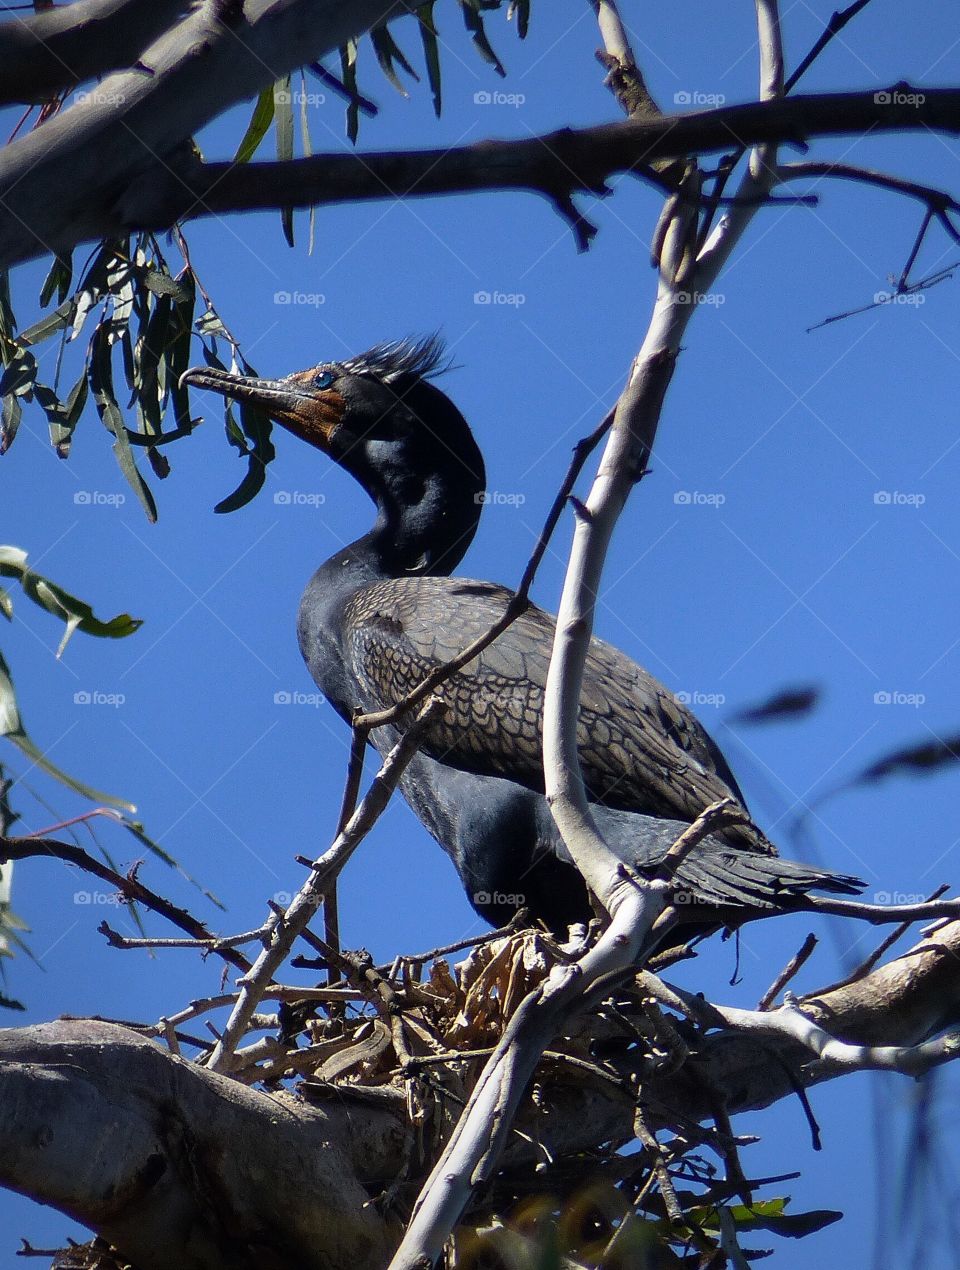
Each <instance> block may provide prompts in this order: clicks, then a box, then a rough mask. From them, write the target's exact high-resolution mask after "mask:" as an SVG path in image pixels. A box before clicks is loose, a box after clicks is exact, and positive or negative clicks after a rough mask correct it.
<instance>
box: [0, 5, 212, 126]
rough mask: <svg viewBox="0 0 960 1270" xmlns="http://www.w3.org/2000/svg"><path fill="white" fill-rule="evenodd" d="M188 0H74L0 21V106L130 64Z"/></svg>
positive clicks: (40, 97) (45, 96)
mask: <svg viewBox="0 0 960 1270" xmlns="http://www.w3.org/2000/svg"><path fill="white" fill-rule="evenodd" d="M189 7H190V6H189V4H188V0H78V3H76V4H70V5H65V6H63V7H61V8H56V9H49V10H48V11H47V12H46V13H37V14H34V15H32V16H30V17H27V18H21V17H19V16H17V15H14V16H13V17H12V18H11V19H10V20H8V21H7V22H4V23H3V24H2V25H0V66H2V67H3V80H2V81H0V106H5V105H8V104H9V103H11V102H34V103H37V102H43V101H47V100H49V99H50V98H51V97H53V95H54V94H55V93H58V92H61V91H62V90H63V89H65V88H72V87H73V86H74V85H75V84H79V83H82V82H83V81H84V80H86V79H90V78H92V77H93V76H95V75H105V74H106V73H107V72H108V71H113V70H119V69H120V68H121V67H126V66H130V65H131V64H132V63H133V62H134V61H135V60H136V59H137V57H139V55H140V53H141V52H142V51H143V50H144V49H145V48H146V47H147V46H148V45H149V44H152V43H153V41H154V40H156V39H158V38H159V37H160V36H161V35H162V34H163V32H164V31H165V30H166V29H167V27H168V26H170V24H171V23H172V22H174V21H175V20H176V19H177V18H179V17H181V16H182V15H183V13H184V12H185V10H186V9H187V8H189Z"/></svg>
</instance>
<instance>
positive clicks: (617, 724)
mask: <svg viewBox="0 0 960 1270" xmlns="http://www.w3.org/2000/svg"><path fill="white" fill-rule="evenodd" d="M442 368H443V350H442V346H441V345H440V343H439V341H437V340H435V339H427V340H422V341H399V342H396V343H392V344H382V345H378V346H377V347H376V348H374V349H371V350H370V351H369V352H367V353H364V354H361V355H360V356H358V357H352V358H349V359H347V360H345V361H341V362H331V363H323V364H321V365H319V366H317V367H315V368H313V369H310V370H307V371H301V372H298V373H296V374H294V375H290V376H288V377H287V378H285V379H280V380H266V379H256V378H252V377H245V376H238V375H233V374H228V373H226V372H223V371H217V370H208V369H196V370H191V371H188V372H187V375H186V376H185V379H186V381H187V382H190V383H193V384H194V385H196V386H198V387H203V388H210V389H213V390H215V391H217V392H220V393H223V394H224V395H226V396H228V397H232V398H236V399H240V400H244V399H246V400H249V401H252V402H255V403H256V404H258V405H259V406H261V407H262V408H264V409H265V410H267V411H268V412H269V413H270V414H271V416H272V417H273V418H274V419H276V420H277V421H278V422H279V423H281V424H282V425H283V426H284V427H286V428H288V429H289V430H290V431H292V432H293V433H295V434H296V435H298V436H300V437H301V438H302V439H304V440H306V441H308V442H309V443H310V444H312V445H314V446H315V447H317V448H319V449H321V450H323V451H324V452H325V453H327V454H329V455H330V456H331V457H332V458H333V459H334V460H335V461H336V462H337V463H339V464H340V465H341V466H342V467H343V468H345V469H346V470H347V471H348V472H350V473H351V474H352V475H353V476H354V477H355V478H356V479H357V480H358V481H359V483H360V484H361V485H362V486H363V488H364V489H365V490H366V491H367V493H368V494H369V495H370V497H371V498H372V500H373V502H374V504H375V506H376V509H377V516H376V521H375V524H374V527H373V528H372V529H371V530H370V531H369V532H368V533H367V534H365V535H364V536H363V537H362V538H359V539H358V540H357V541H356V542H354V543H352V544H351V545H350V546H348V547H346V548H344V549H343V550H342V551H339V552H337V553H336V554H335V555H334V556H332V557H331V558H330V559H329V560H327V561H326V563H325V564H323V565H321V567H320V569H319V570H318V571H317V573H316V574H315V575H314V576H313V578H312V579H311V581H310V583H309V584H308V586H307V589H306V592H305V594H304V596H303V600H302V602H301V605H300V614H299V637H300V646H301V649H302V652H303V656H304V658H305V660H306V662H307V665H308V667H309V669H310V672H311V674H312V675H313V678H314V680H315V681H316V683H317V684H318V686H319V687H320V689H321V690H322V691H323V693H324V694H325V695H326V697H327V699H328V700H329V701H330V702H331V703H332V704H333V705H334V706H335V708H336V709H337V711H338V712H339V713H340V714H341V716H342V717H343V718H344V719H346V720H350V719H351V718H352V717H353V715H354V712H355V711H356V710H357V709H358V708H359V709H362V710H365V711H366V710H375V709H381V708H383V707H384V706H389V705H393V704H396V703H397V702H398V701H400V700H402V699H403V697H404V696H405V695H406V694H407V693H408V692H409V691H410V689H411V688H413V687H415V686H416V685H417V684H418V683H419V682H420V681H421V680H422V679H423V678H424V676H425V675H426V674H427V673H428V672H429V671H430V670H431V669H433V668H434V667H435V666H437V665H438V664H441V663H444V662H446V661H448V660H449V659H450V658H451V657H453V656H454V655H455V654H457V653H459V652H460V651H461V650H462V649H463V648H464V647H465V646H466V645H467V644H469V643H470V642H471V641H472V640H473V639H474V638H475V637H476V636H478V635H480V634H482V633H484V632H485V631H486V630H488V629H489V627H490V626H491V625H492V624H493V622H494V621H495V620H496V619H497V617H499V616H500V614H501V613H502V611H503V608H504V605H505V604H506V603H507V601H508V599H509V596H510V593H509V592H508V591H507V590H506V589H505V588H503V587H500V586H497V585H496V584H494V583H490V582H478V581H472V580H469V579H463V578H453V577H450V576H449V575H450V574H451V573H452V571H453V570H454V569H455V568H456V566H457V565H458V564H459V562H460V560H461V558H462V557H463V555H464V553H465V551H466V549H467V547H468V546H469V545H470V542H471V541H472V539H473V537H474V534H475V532H476V529H477V524H478V522H479V517H480V512H481V510H482V507H483V497H482V495H483V491H484V482H485V475H484V466H483V459H482V456H481V454H480V451H479V449H478V448H477V445H476V442H475V440H474V438H473V435H472V433H471V431H470V429H469V427H468V426H467V423H466V421H465V420H464V418H463V416H462V415H461V414H460V412H459V411H458V410H457V408H456V407H455V406H454V404H453V403H452V402H451V401H450V399H449V398H448V397H447V396H446V395H445V394H444V393H442V392H441V391H440V390H439V389H438V388H436V386H435V385H433V384H432V383H430V382H429V381H430V378H431V377H432V376H434V375H436V374H438V373H440V371H441V370H442ZM553 631H554V622H553V618H551V617H550V616H549V615H548V614H546V613H544V612H543V611H542V610H540V609H538V608H536V607H533V606H531V607H530V608H529V609H528V610H527V612H526V613H524V614H523V615H521V617H520V618H518V620H517V621H516V622H514V624H513V625H512V626H510V627H509V628H508V629H507V631H506V632H505V633H504V634H502V635H501V636H500V637H499V638H498V639H497V640H496V641H495V642H494V643H492V644H491V645H489V646H488V647H487V648H486V649H485V650H484V651H483V652H482V653H481V654H479V655H478V657H476V658H475V659H474V660H473V661H472V662H470V663H468V665H467V666H465V667H464V668H463V669H462V670H460V671H458V672H457V673H456V674H455V675H454V676H453V677H452V678H451V679H450V680H448V681H447V682H446V683H445V684H444V686H443V688H442V689H441V695H442V697H443V699H444V702H445V704H446V710H445V711H444V713H443V714H442V715H441V717H440V718H439V719H438V721H437V722H436V723H435V724H433V725H432V726H431V728H430V729H429V730H428V731H427V733H426V734H425V737H424V740H423V743H422V750H421V752H420V753H419V754H417V756H416V757H415V758H414V760H413V762H412V763H411V765H410V767H409V768H408V769H407V771H406V773H405V775H404V777H403V779H402V782H401V788H402V790H403V793H404V795H405V797H406V799H407V801H408V802H409V803H410V805H411V807H412V808H413V810H414V811H415V812H416V814H417V816H418V817H419V818H420V820H421V821H422V822H423V824H424V825H425V826H426V827H427V829H428V830H429V831H430V833H432V834H433V836H434V837H435V838H436V839H437V841H438V842H439V843H440V845H441V846H442V847H443V848H444V850H445V851H446V852H447V853H448V855H449V856H450V857H451V858H452V860H453V862H454V864H455V865H456V867H457V870H458V872H459V874H460V877H461V880H462V882H463V885H464V887H465V889H466V892H467V895H468V897H469V898H470V900H471V903H472V904H473V906H474V908H475V909H476V910H477V911H478V912H479V913H481V914H482V915H483V916H484V917H486V918H488V919H489V920H490V921H493V922H502V921H504V920H506V919H507V918H509V917H510V916H512V914H513V912H515V911H516V909H517V908H518V907H520V906H525V907H526V908H528V909H529V910H530V912H531V914H532V915H533V916H534V917H539V918H541V919H542V920H544V921H545V922H546V923H547V924H548V925H550V926H551V927H553V928H555V929H556V928H561V927H563V926H564V925H566V924H568V923H570V922H572V921H575V920H584V919H585V918H587V917H588V916H589V914H590V906H589V903H588V898H587V894H586V890H585V887H584V884H583V881H582V879H581V878H580V875H579V873H578V872H577V871H576V869H575V868H574V867H573V865H572V863H571V861H570V857H569V853H568V852H567V849H566V846H565V844H564V843H563V841H562V840H561V838H560V836H559V834H558V833H557V830H556V827H555V825H554V823H553V820H552V818H551V816H550V813H549V809H548V808H547V804H546V801H545V799H544V798H543V795H542V790H543V772H542V761H541V740H542V719H543V692H544V685H545V682H546V674H547V668H548V664H549V658H550V652H551V647H552V642H553ZM396 736H397V729H394V728H382V729H379V730H378V731H377V732H375V733H374V734H373V739H374V742H375V744H376V745H377V747H378V748H379V749H380V750H381V752H384V751H386V749H387V748H388V747H389V746H390V745H391V744H392V743H393V742H394V740H395V739H396ZM578 742H579V752H580V760H581V766H582V770H583V774H584V781H585V784H586V787H587V790H588V794H589V797H590V798H591V800H592V801H593V802H594V803H595V804H596V807H595V813H596V816H597V819H598V822H599V825H600V828H601V830H602V831H603V833H604V835H605V837H606V839H607V841H608V842H609V843H610V845H611V847H612V848H613V849H614V850H615V851H616V852H617V853H618V854H619V855H620V856H621V857H622V858H623V859H624V860H625V861H627V862H628V863H630V864H631V865H633V866H634V867H637V868H639V869H640V870H643V869H644V868H650V867H652V866H654V865H656V863H657V862H658V861H659V860H660V859H662V857H663V855H664V854H665V852H666V851H667V850H668V848H669V847H670V845H671V844H672V843H673V841H674V840H675V839H676V837H677V836H678V834H679V833H680V832H681V831H682V829H683V827H684V825H685V824H688V823H689V822H690V821H692V820H693V819H694V818H695V817H696V815H697V814H698V813H699V812H700V811H701V810H703V808H704V807H705V806H707V805H708V804H709V803H711V802H713V801H715V800H716V799H717V798H721V797H725V796H732V797H734V798H736V799H737V800H739V801H740V802H741V803H742V802H743V796H742V794H741V792H740V790H739V788H738V786H737V783H736V781H735V779H734V776H733V774H732V772H731V771H730V768H729V767H728V765H727V763H726V761H725V759H724V757H723V755H722V754H721V752H720V751H719V749H718V748H717V746H716V745H715V744H714V742H713V741H712V739H711V738H710V737H709V736H708V734H707V733H706V731H705V730H704V729H703V727H702V726H701V725H700V723H699V721H698V720H697V719H696V718H695V717H694V715H693V714H692V713H691V712H690V711H689V710H688V709H687V708H686V707H685V706H683V705H681V704H679V703H678V702H677V701H676V699H675V698H674V697H673V696H672V694H671V693H669V692H668V690H667V689H666V688H665V687H664V686H663V685H662V684H660V683H659V682H658V681H657V680H656V679H654V678H653V677H652V676H651V675H649V674H648V673H647V672H646V671H645V670H643V669H642V668H641V667H640V666H638V665H636V663H634V662H633V661H631V660H630V659H629V658H628V657H626V656H625V655H624V654H623V653H621V652H619V651H618V650H617V649H615V648H613V647H611V646H610V645H609V644H605V643H603V642H602V641H600V640H596V639H595V640H593V642H592V644H591V648H590V653H589V656H588V659H587V664H586V667H585V674H584V686H583V693H582V696H581V717H580V729H579V733H578ZM861 885H862V884H861V883H860V882H858V880H857V879H855V878H852V877H848V876H846V875H842V874H834V873H829V872H825V871H823V870H820V869H817V868H814V867H812V866H808V865H802V864H794V863H792V862H790V861H786V860H782V859H780V858H778V857H777V855H776V851H775V849H774V848H773V846H772V845H771V844H770V843H769V842H768V841H767V839H766V838H765V837H764V836H763V835H762V833H760V831H759V830H756V829H755V828H753V827H752V826H747V827H737V828H734V829H730V830H728V831H726V833H724V834H723V835H719V836H715V837H712V838H709V839H707V840H706V841H705V842H704V843H703V844H701V846H700V847H698V848H697V849H696V850H695V851H694V852H692V853H691V854H690V855H689V856H688V857H687V859H686V861H685V862H684V864H683V865H682V866H681V869H680V872H679V874H678V887H679V897H680V901H681V903H680V907H681V913H682V914H683V916H684V917H686V918H687V919H688V920H689V921H690V922H693V923H694V924H695V925H696V926H697V927H698V928H703V927H708V926H711V925H717V924H719V923H721V922H722V923H725V924H737V923H739V922H741V921H744V920H746V919H747V918H749V917H755V916H761V915H763V914H766V913H772V912H778V911H782V910H784V909H789V908H796V907H802V906H803V904H804V897H805V895H806V893H807V891H809V890H812V889H819V890H827V891H834V892H840V893H854V892H856V891H857V890H858V889H859V888H860V886H861Z"/></svg>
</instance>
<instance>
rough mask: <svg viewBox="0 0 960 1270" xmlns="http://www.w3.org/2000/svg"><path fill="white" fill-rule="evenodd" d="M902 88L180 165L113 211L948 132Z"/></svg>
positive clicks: (584, 182) (285, 199)
mask: <svg viewBox="0 0 960 1270" xmlns="http://www.w3.org/2000/svg"><path fill="white" fill-rule="evenodd" d="M911 93H913V94H916V95H919V96H920V97H922V99H923V100H922V102H921V103H920V104H918V105H915V106H907V105H903V104H898V103H897V101H895V100H891V102H890V103H888V104H884V103H883V102H878V101H877V98H878V97H893V96H894V94H893V90H890V91H889V92H886V93H874V92H869V91H868V92H862V93H828V94H819V95H816V96H808V97H793V98H788V99H779V100H772V101H763V102H752V103H749V104H747V105H742V106H725V107H723V108H721V109H719V110H711V111H704V112H701V113H698V114H690V115H680V116H665V117H663V118H661V119H658V120H650V119H640V118H637V117H634V118H631V119H626V120H623V121H620V122H617V123H610V124H601V125H599V126H598V127H594V128H581V129H572V128H565V129H562V130H560V131H558V132H551V133H544V134H543V135H541V136H537V137H532V138H523V139H521V140H517V141H483V142H479V143H477V144H476V145H471V146H459V147H451V148H449V149H442V150H418V151H403V152H389V151H381V152H373V153H370V154H362V155H355V154H342V153H331V154H321V155H315V156H314V157H313V158H310V159H295V160H292V161H290V162H286V163H253V164H246V165H240V166H237V165H234V164H229V163H207V164H200V163H195V164H191V163H189V162H188V163H186V164H185V166H183V167H182V168H178V169H177V171H176V172H171V173H168V174H167V175H166V177H164V176H163V174H161V173H157V172H156V171H151V172H150V173H149V174H145V175H144V177H143V178H142V180H140V181H139V182H138V183H137V184H135V185H134V186H133V188H132V189H131V190H130V191H129V192H128V194H127V195H126V197H125V200H124V210H125V212H126V214H127V216H128V218H129V220H130V222H131V223H133V224H138V225H139V224H144V225H146V226H147V227H149V228H161V227H164V226H166V225H167V224H169V223H170V222H171V221H172V220H174V219H179V218H191V217H199V216H207V215H226V214H228V213H231V212H239V211H254V210H264V209H273V208H277V207H306V206H310V205H316V206H322V205H326V204H334V203H344V202H351V203H352V202H366V201H370V200H376V199H384V198H409V197H426V196H428V195H435V194H462V193H469V192H475V191H479V190H523V191H527V192H530V193H536V194H543V195H545V196H546V197H548V198H550V199H551V200H552V199H555V198H556V196H557V194H558V193H562V194H565V195H569V194H570V193H578V192H581V191H586V192H589V193H593V194H603V193H606V192H607V181H608V180H609V178H610V177H612V176H615V175H617V174H620V173H633V174H635V175H640V176H644V175H646V172H647V169H649V168H650V167H651V165H652V164H653V162H654V160H657V159H663V158H666V159H675V158H682V157H686V156H688V155H696V154H709V153H712V152H715V151H718V150H728V149H730V147H731V146H732V145H737V144H740V145H743V146H749V145H752V144H762V143H774V142H786V143H798V142H800V141H805V140H811V139H813V138H816V137H826V136H839V135H847V134H850V133H860V132H868V131H869V132H872V133H881V132H901V131H916V130H920V131H923V130H927V129H932V130H934V131H939V132H947V133H953V134H956V133H960V90H957V89H930V90H927V91H926V92H920V90H913V89H909V88H907V87H904V89H903V90H901V92H900V96H904V97H905V96H907V95H909V94H911Z"/></svg>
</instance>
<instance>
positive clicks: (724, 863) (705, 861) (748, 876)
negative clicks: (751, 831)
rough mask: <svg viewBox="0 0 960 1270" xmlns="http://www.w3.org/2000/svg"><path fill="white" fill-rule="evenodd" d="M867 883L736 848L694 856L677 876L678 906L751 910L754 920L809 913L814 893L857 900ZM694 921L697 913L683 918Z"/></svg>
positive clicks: (693, 854) (676, 898)
mask: <svg viewBox="0 0 960 1270" xmlns="http://www.w3.org/2000/svg"><path fill="white" fill-rule="evenodd" d="M864 886H866V883H865V882H863V881H862V880H861V879H860V878H856V877H852V876H851V875H850V874H847V873H832V872H830V871H829V870H826V869H819V868H817V867H816V866H815V865H812V864H801V863H799V862H795V861H793V860H784V859H782V858H781V857H779V856H767V855H758V854H756V853H755V852H752V851H740V850H737V849H736V848H734V847H728V848H714V849H710V848H708V849H706V850H701V851H695V852H693V853H692V854H691V855H690V856H688V857H687V859H686V860H684V861H683V862H682V863H681V865H680V867H679V868H678V869H677V873H676V889H675V892H674V904H675V905H676V906H677V907H678V908H684V907H685V906H691V907H692V908H693V909H694V910H697V909H700V910H701V911H702V910H703V909H704V908H709V909H731V908H732V909H748V910H750V912H751V915H756V916H758V915H760V914H761V913H769V914H771V915H772V914H773V913H782V912H788V911H790V910H791V909H802V908H804V907H805V905H804V900H805V898H806V897H807V895H808V893H809V892H810V891H829V892H832V893H833V894H835V895H858V894H859V893H860V891H862V890H863V888H864ZM683 916H684V918H692V917H693V913H690V914H688V913H684V914H683Z"/></svg>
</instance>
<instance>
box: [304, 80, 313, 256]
mask: <svg viewBox="0 0 960 1270" xmlns="http://www.w3.org/2000/svg"><path fill="white" fill-rule="evenodd" d="M307 96H308V93H307V77H306V75H305V74H304V72H303V71H301V72H300V137H301V140H302V142H303V156H304V158H305V159H309V158H310V156H311V155H312V154H313V146H312V145H311V144H310V124H309V122H308V119H307ZM316 212H317V209H316V207H314V205H313V204H312V203H311V204H310V209H309V212H308V215H307V255H308V256H312V255H313V231H314V227H315V222H316Z"/></svg>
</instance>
